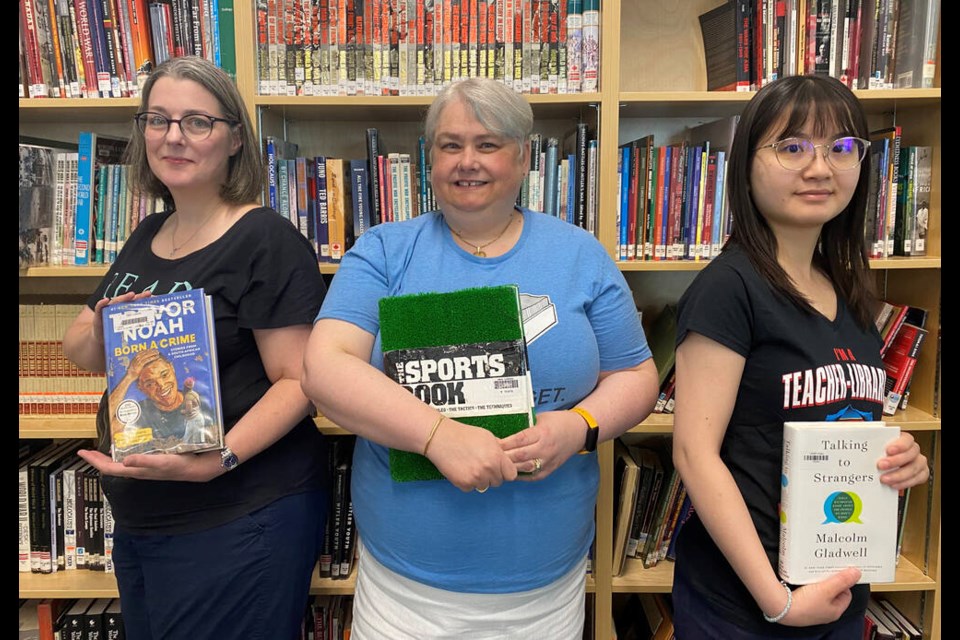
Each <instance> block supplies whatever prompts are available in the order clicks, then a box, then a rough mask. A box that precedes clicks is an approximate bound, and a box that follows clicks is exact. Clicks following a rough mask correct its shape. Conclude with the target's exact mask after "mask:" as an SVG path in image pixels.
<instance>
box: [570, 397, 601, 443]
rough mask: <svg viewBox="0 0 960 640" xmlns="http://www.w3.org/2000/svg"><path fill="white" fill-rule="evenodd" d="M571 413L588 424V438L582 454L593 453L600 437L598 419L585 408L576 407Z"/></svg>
mask: <svg viewBox="0 0 960 640" xmlns="http://www.w3.org/2000/svg"><path fill="white" fill-rule="evenodd" d="M570 411H573V412H574V413H576V414H578V415H579V416H580V417H581V418H583V419H584V420H586V422H587V436H586V439H585V440H584V442H583V449H581V451H580V453H591V452H593V451H596V450H597V439H598V438H599V437H600V425H598V424H597V420H596V418H594V417H593V416H592V415H590V412H589V411H587V410H586V409H584V408H583V407H574V408H573V409H570Z"/></svg>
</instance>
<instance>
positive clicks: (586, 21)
mask: <svg viewBox="0 0 960 640" xmlns="http://www.w3.org/2000/svg"><path fill="white" fill-rule="evenodd" d="M582 61H583V67H582V68H583V92H584V93H592V92H594V91H597V89H598V86H599V79H600V2H599V0H584V3H583V57H582Z"/></svg>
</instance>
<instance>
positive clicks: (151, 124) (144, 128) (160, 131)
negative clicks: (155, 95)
mask: <svg viewBox="0 0 960 640" xmlns="http://www.w3.org/2000/svg"><path fill="white" fill-rule="evenodd" d="M133 119H134V120H135V121H136V123H137V128H139V129H140V133H142V134H143V136H144V137H145V138H152V139H156V138H162V137H164V136H165V135H167V132H168V131H169V130H170V125H171V124H174V123H176V124H177V126H179V127H180V133H182V134H183V136H184V137H185V138H187V139H188V140H192V141H194V142H200V141H202V140H206V139H207V138H209V137H210V134H211V133H213V125H214V124H216V123H218V122H226V123H227V124H229V125H230V126H231V127H233V126H236V125H238V124H240V123H239V122H237V121H236V120H228V119H226V118H216V117H214V116H208V115H206V114H202V113H194V114H191V115H189V116H184V117H182V118H180V119H179V120H175V119H173V118H168V117H167V116H165V115H163V114H160V113H155V112H153V111H144V112H142V113H138V114H137V115H135V116H133Z"/></svg>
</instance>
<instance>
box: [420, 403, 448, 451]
mask: <svg viewBox="0 0 960 640" xmlns="http://www.w3.org/2000/svg"><path fill="white" fill-rule="evenodd" d="M446 417H447V416H445V415H443V414H442V413H441V414H440V417H439V418H437V421H436V422H434V423H433V426H432V427H430V435H429V436H427V443H426V444H425V445H423V455H427V449H429V448H430V443H431V442H433V436H435V435H437V429H439V428H440V423H441V422H443V419H444V418H446Z"/></svg>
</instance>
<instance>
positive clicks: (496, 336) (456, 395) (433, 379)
mask: <svg viewBox="0 0 960 640" xmlns="http://www.w3.org/2000/svg"><path fill="white" fill-rule="evenodd" d="M380 336H381V342H382V345H383V365H384V371H385V372H386V374H387V375H388V376H390V377H391V378H392V379H393V380H394V381H395V382H397V383H398V384H400V385H402V386H403V387H404V388H405V389H407V390H408V391H410V392H411V393H412V394H413V395H415V396H416V397H417V398H419V399H420V400H422V401H423V402H425V403H427V404H430V405H432V406H434V407H436V408H437V409H438V410H439V411H440V412H442V413H443V414H444V415H446V416H447V417H449V418H451V419H453V420H456V421H458V422H462V423H465V424H469V425H473V426H478V427H483V428H484V429H487V430H489V431H491V432H492V433H493V434H494V435H495V436H497V437H498V438H502V437H505V436H508V435H510V434H513V433H516V432H518V431H520V430H522V429H526V428H527V427H529V426H531V425H532V424H533V406H534V405H533V386H532V383H531V380H530V371H529V368H528V366H527V348H526V342H525V340H524V333H523V318H522V315H521V308H520V295H519V292H518V289H517V287H516V286H515V285H502V286H495V287H478V288H473V289H462V290H460V291H453V292H450V293H424V294H413V295H402V296H393V297H389V298H383V299H382V300H381V301H380ZM390 474H391V477H392V478H393V479H394V480H396V481H399V482H404V481H411V480H435V479H440V478H442V477H443V476H442V475H441V474H440V472H439V471H438V470H437V468H436V467H435V466H434V465H433V463H431V462H430V461H429V460H428V459H427V458H426V457H424V456H421V455H419V454H416V453H411V452H408V451H399V450H395V449H391V450H390Z"/></svg>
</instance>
